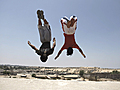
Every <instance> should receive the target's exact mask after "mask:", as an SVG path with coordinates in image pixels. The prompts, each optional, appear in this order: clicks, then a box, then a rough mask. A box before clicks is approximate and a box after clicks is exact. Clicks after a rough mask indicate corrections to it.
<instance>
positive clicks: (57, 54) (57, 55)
mask: <svg viewBox="0 0 120 90" xmlns="http://www.w3.org/2000/svg"><path fill="white" fill-rule="evenodd" d="M61 52H62V50H60V51H59V52H58V54H57V56H56V57H55V59H57V58H58V57H59V55H60V54H61Z"/></svg>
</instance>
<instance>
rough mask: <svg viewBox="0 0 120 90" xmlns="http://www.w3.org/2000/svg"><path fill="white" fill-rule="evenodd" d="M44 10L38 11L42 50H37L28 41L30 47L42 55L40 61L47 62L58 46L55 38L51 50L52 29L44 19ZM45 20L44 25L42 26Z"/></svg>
mask: <svg viewBox="0 0 120 90" xmlns="http://www.w3.org/2000/svg"><path fill="white" fill-rule="evenodd" d="M43 13H44V12H43V11H42V10H37V16H38V30H39V34H40V41H41V43H42V45H41V46H40V49H37V48H36V47H35V46H34V45H32V44H31V43H30V41H28V45H29V46H30V47H31V48H32V49H34V50H35V52H36V53H37V54H38V55H40V56H41V57H40V59H41V61H42V62H46V61H47V59H48V56H49V55H51V54H52V53H53V52H54V48H55V46H56V40H55V38H53V46H52V48H51V45H50V41H51V28H50V25H49V23H48V22H47V20H46V19H45V18H44V15H43ZM41 20H43V22H44V25H43V26H42V22H41Z"/></svg>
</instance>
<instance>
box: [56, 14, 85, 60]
mask: <svg viewBox="0 0 120 90" xmlns="http://www.w3.org/2000/svg"><path fill="white" fill-rule="evenodd" d="M61 24H62V29H63V32H64V37H65V43H64V45H63V46H62V48H61V49H60V51H59V52H58V54H57V56H56V57H55V59H57V58H58V57H59V55H60V54H61V52H62V51H63V50H64V49H67V55H72V54H73V48H77V49H78V50H79V52H80V53H81V54H82V55H83V57H84V58H86V56H85V55H84V53H83V51H82V49H81V48H80V47H79V46H78V45H77V44H76V41H75V37H74V34H75V31H76V28H77V17H76V16H71V17H70V20H69V19H68V18H67V17H63V18H62V19H61Z"/></svg>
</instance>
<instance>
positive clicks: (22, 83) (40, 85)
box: [0, 78, 120, 90]
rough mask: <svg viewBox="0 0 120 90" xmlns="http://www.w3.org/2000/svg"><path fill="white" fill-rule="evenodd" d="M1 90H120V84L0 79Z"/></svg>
mask: <svg viewBox="0 0 120 90" xmlns="http://www.w3.org/2000/svg"><path fill="white" fill-rule="evenodd" d="M0 90H120V82H117V81H104V82H95V81H76V80H47V79H21V78H0Z"/></svg>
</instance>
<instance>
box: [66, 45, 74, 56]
mask: <svg viewBox="0 0 120 90" xmlns="http://www.w3.org/2000/svg"><path fill="white" fill-rule="evenodd" d="M72 54H73V49H72V48H71V47H69V48H68V49H67V55H72Z"/></svg>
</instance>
